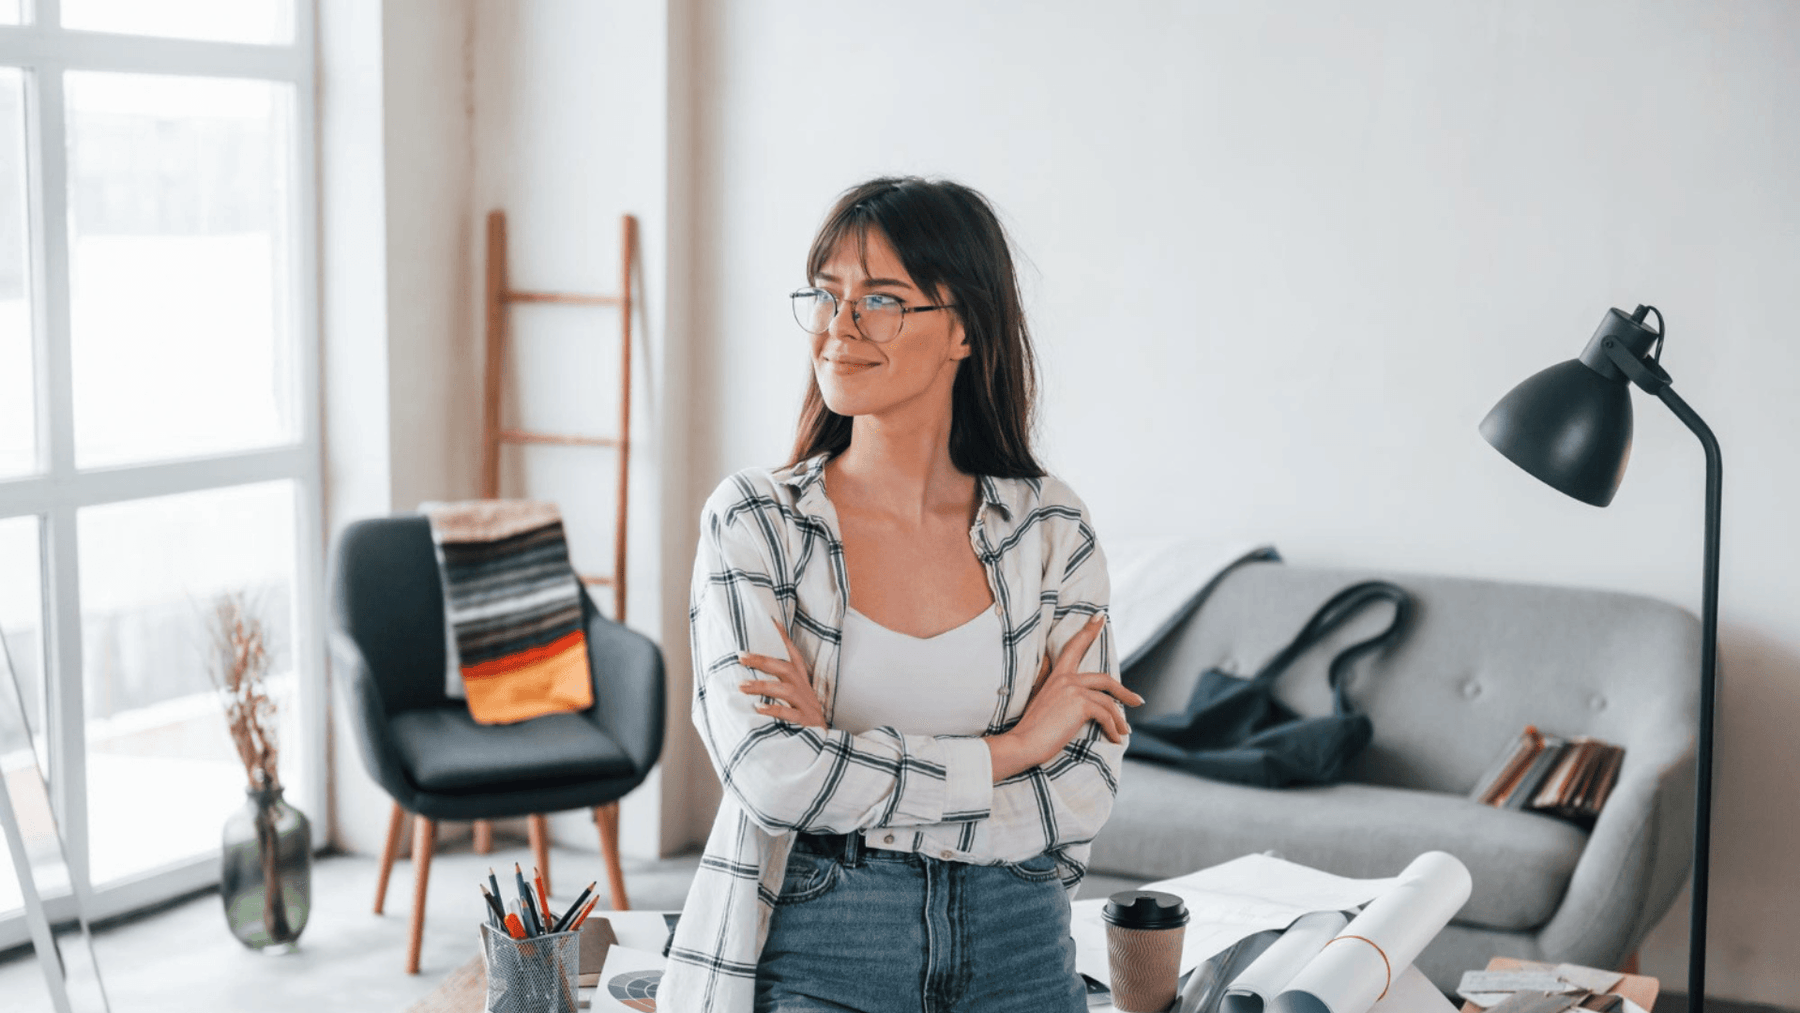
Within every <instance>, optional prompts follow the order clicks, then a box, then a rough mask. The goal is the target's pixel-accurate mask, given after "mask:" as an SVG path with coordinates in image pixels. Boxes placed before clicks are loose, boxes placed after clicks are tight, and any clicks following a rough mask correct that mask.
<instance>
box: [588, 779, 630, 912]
mask: <svg viewBox="0 0 1800 1013" xmlns="http://www.w3.org/2000/svg"><path fill="white" fill-rule="evenodd" d="M594 825H595V826H597V827H599V828H600V854H601V856H602V857H603V858H605V859H606V885H607V887H608V888H609V889H611V890H612V909H613V910H614V911H629V910H631V901H630V900H629V899H627V898H626V896H625V871H624V870H623V869H621V868H620V867H619V803H617V802H608V803H606V804H605V805H598V806H595V807H594Z"/></svg>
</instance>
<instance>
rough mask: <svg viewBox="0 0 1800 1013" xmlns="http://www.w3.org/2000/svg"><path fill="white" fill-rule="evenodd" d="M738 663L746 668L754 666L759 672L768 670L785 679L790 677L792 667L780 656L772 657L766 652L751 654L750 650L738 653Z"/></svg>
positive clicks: (778, 677) (773, 674) (771, 673)
mask: <svg viewBox="0 0 1800 1013" xmlns="http://www.w3.org/2000/svg"><path fill="white" fill-rule="evenodd" d="M738 664H740V665H742V666H744V667H745V668H754V669H756V670H757V671H758V672H767V673H769V674H770V675H772V676H774V677H775V678H777V679H784V680H785V679H787V678H788V672H789V670H790V669H791V668H792V666H791V665H790V664H789V663H788V662H785V661H783V660H781V659H780V658H771V657H769V656H768V655H766V654H750V653H748V652H740V653H739V654H738Z"/></svg>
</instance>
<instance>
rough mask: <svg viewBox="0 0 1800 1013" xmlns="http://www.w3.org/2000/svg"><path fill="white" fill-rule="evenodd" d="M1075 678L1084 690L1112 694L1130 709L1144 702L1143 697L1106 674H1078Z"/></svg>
mask: <svg viewBox="0 0 1800 1013" xmlns="http://www.w3.org/2000/svg"><path fill="white" fill-rule="evenodd" d="M1073 678H1074V679H1075V681H1076V682H1077V683H1079V684H1080V685H1081V686H1082V688H1084V689H1092V690H1098V691H1100V692H1102V693H1108V694H1111V695H1112V696H1115V697H1117V698H1118V699H1119V701H1120V702H1121V703H1123V704H1125V705H1126V706H1128V707H1136V706H1138V705H1139V704H1142V703H1143V702H1144V698H1143V697H1142V696H1139V695H1138V694H1137V693H1135V692H1133V691H1132V690H1131V689H1130V688H1129V687H1127V686H1126V685H1125V684H1124V683H1122V682H1120V681H1119V680H1117V679H1115V678H1113V677H1112V676H1110V675H1107V674H1106V673H1105V672H1077V673H1075V675H1074V676H1073Z"/></svg>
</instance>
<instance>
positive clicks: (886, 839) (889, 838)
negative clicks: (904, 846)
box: [881, 834, 894, 844]
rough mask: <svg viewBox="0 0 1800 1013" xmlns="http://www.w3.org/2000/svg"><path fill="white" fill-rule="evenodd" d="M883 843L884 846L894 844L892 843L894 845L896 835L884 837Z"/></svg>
mask: <svg viewBox="0 0 1800 1013" xmlns="http://www.w3.org/2000/svg"><path fill="white" fill-rule="evenodd" d="M881 843H883V844H892V843H894V835H893V834H889V835H887V836H886V837H883V838H882V839H881Z"/></svg>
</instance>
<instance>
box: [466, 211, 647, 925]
mask: <svg viewBox="0 0 1800 1013" xmlns="http://www.w3.org/2000/svg"><path fill="white" fill-rule="evenodd" d="M636 265H637V219H636V218H635V217H633V216H631V215H621V216H620V218H619V291H618V292H617V293H616V294H611V295H593V294H588V293H578V292H534V291H528V290H525V289H516V288H513V287H512V284H511V282H510V281H509V280H508V278H507V272H506V213H505V212H504V211H490V212H488V219H487V295H486V318H487V324H486V329H487V365H486V370H485V376H484V379H483V387H482V398H483V400H482V406H481V495H482V496H483V497H484V498H487V499H498V498H499V496H500V447H501V446H502V445H503V444H528V443H536V444H551V445H555V446H564V447H596V448H606V447H612V448H616V449H617V450H618V457H619V501H618V516H617V523H616V525H615V527H614V529H613V571H612V573H611V574H610V575H594V574H582V575H581V580H582V583H584V584H587V585H589V586H601V587H611V588H612V591H613V614H612V620H613V621H614V622H616V623H623V622H624V621H625V531H626V528H625V516H626V515H625V501H626V494H627V492H628V491H629V489H630V486H629V482H630V477H631V314H632V309H633V306H632V295H633V291H634V290H633V287H632V282H633V281H634V280H635V276H634V274H633V271H634V269H635V268H636ZM519 303H550V304H554V305H561V306H617V307H618V309H619V435H618V436H616V437H608V436H575V435H569V434H566V433H539V432H530V431H528V430H524V429H503V428H501V423H500V398H501V392H502V390H503V389H504V388H505V381H506V375H505V374H506V341H507V334H508V327H507V320H508V315H507V310H508V308H510V307H512V306H514V305H517V304H519ZM594 822H595V824H596V825H597V826H598V828H599V831H600V850H601V853H602V855H603V856H604V858H605V860H606V868H607V874H608V879H609V882H608V886H609V887H610V888H611V892H612V897H613V908H614V909H615V910H619V911H623V910H626V909H627V907H628V905H627V904H626V903H625V882H624V877H623V876H622V875H621V873H620V868H619V803H617V802H611V803H608V804H607V805H604V806H600V807H598V808H597V809H595V810H594ZM528 825H529V827H530V832H531V850H532V852H533V856H534V858H535V859H536V861H537V865H538V868H539V869H540V870H542V872H543V874H544V882H545V884H546V885H548V884H549V882H550V831H549V825H548V821H547V820H546V819H545V818H544V815H543V814H542V813H535V814H533V815H532V816H530V817H529V824H528ZM493 840H494V838H493V826H492V824H490V823H489V822H488V821H487V820H476V821H475V841H474V844H475V850H476V851H477V852H478V853H480V854H487V853H488V852H489V851H490V850H492V848H493Z"/></svg>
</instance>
